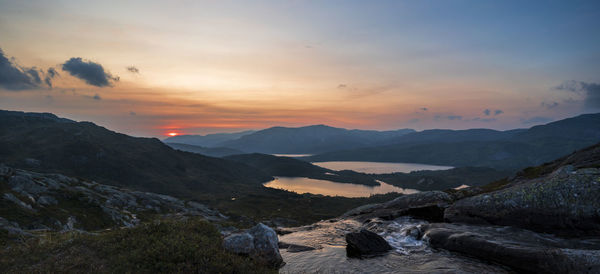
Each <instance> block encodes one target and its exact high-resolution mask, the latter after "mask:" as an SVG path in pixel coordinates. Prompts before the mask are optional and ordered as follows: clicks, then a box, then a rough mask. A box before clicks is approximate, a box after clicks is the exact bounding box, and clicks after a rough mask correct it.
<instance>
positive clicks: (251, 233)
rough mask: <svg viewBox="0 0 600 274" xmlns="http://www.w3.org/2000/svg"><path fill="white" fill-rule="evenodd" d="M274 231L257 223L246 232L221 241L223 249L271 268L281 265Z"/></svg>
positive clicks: (277, 240)
mask: <svg viewBox="0 0 600 274" xmlns="http://www.w3.org/2000/svg"><path fill="white" fill-rule="evenodd" d="M278 242H279V239H278V238H277V234H276V233H275V230H273V229H272V228H270V227H268V226H266V225H264V224H262V223H259V224H257V225H256V226H254V227H253V228H251V229H249V230H248V231H246V232H242V233H235V234H231V235H229V236H227V237H226V238H225V239H224V240H223V246H224V247H225V249H227V250H229V251H230V252H233V253H236V254H243V255H248V256H250V257H251V258H252V259H254V260H256V261H258V262H260V263H262V264H264V265H268V266H271V267H279V266H281V264H282V263H283V259H282V258H281V254H280V253H279V246H278Z"/></svg>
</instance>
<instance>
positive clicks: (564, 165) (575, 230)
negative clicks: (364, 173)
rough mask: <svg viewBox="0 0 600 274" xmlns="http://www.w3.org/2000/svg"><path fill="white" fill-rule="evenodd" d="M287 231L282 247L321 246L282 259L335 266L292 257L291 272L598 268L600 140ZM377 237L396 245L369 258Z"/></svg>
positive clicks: (573, 270)
mask: <svg viewBox="0 0 600 274" xmlns="http://www.w3.org/2000/svg"><path fill="white" fill-rule="evenodd" d="M407 218H408V219H407ZM359 231H360V232H359ZM369 231H370V232H369ZM372 232H374V233H372ZM287 233H289V234H287ZM284 234H286V235H283V236H282V237H281V238H282V239H281V240H282V241H285V245H284V246H292V245H306V246H309V247H311V248H314V249H317V250H321V251H319V252H320V253H319V252H316V251H311V250H308V251H306V253H305V254H302V255H297V254H296V253H294V252H289V251H286V250H283V251H282V254H283V256H284V259H285V260H287V261H292V260H298V261H303V262H310V261H311V260H313V261H314V262H315V263H316V262H320V263H324V262H325V261H326V260H324V259H323V256H324V254H329V255H327V256H330V257H329V258H327V260H329V261H330V262H331V264H332V265H329V266H327V265H321V266H312V267H315V268H310V267H311V263H296V264H295V263H294V262H290V264H291V265H288V266H286V267H284V269H283V270H284V271H283V272H290V273H296V272H302V268H310V269H311V270H313V271H329V270H335V269H337V270H340V269H343V270H344V272H361V271H362V272H365V271H366V272H369V271H373V272H394V271H414V272H420V271H424V272H430V271H431V272H455V271H460V272H463V271H464V272H480V271H485V272H507V271H508V272H510V271H524V272H541V273H600V146H599V145H597V146H594V147H591V148H588V149H585V150H583V151H579V152H577V153H574V154H572V155H570V156H568V157H565V158H562V159H559V160H557V161H555V162H552V163H548V164H545V165H543V166H539V167H535V168H529V169H526V170H524V171H523V172H521V173H519V174H518V175H517V176H515V177H514V178H511V179H508V180H503V181H500V182H496V183H493V184H490V185H487V186H484V187H481V188H468V189H463V190H459V191H447V192H442V191H430V192H421V193H417V194H411V195H403V196H400V197H398V198H396V199H394V200H392V201H389V202H386V203H382V204H371V205H365V206H362V207H359V208H356V209H354V210H351V211H349V212H347V213H346V214H344V215H343V216H342V217H340V218H339V219H335V220H329V221H324V222H321V223H317V224H314V225H311V226H306V227H300V228H292V229H287V230H284ZM372 234H377V235H376V236H373V235H372ZM344 235H345V237H344ZM348 236H350V237H348ZM357 237H358V238H359V240H356V239H357ZM361 237H362V238H361ZM344 239H345V241H344ZM369 239H371V240H369ZM381 239H385V240H387V242H389V243H390V244H391V245H392V246H393V247H394V250H393V251H391V252H389V253H388V254H386V255H383V256H380V257H379V258H376V259H371V257H372V256H373V255H377V254H381V253H382V251H383V250H385V249H388V248H387V247H386V246H385V244H381V243H380V241H381ZM373 242H378V243H379V244H377V245H374V244H372V243H373ZM343 246H345V247H346V251H347V252H348V255H352V256H354V257H356V256H357V252H358V256H359V257H362V258H363V260H351V259H345V260H344V259H340V256H339V252H338V251H336V248H339V247H343ZM311 252H312V254H311ZM336 252H337V254H338V255H336ZM447 252H450V253H447ZM399 254H402V255H403V256H400V255H399ZM407 258H410V259H407ZM473 258H475V259H476V260H477V261H473ZM336 260H337V261H336ZM414 261H421V263H420V264H415V263H414ZM372 262H377V263H376V264H375V265H374V264H373V263H372ZM398 262H402V263H398ZM482 263H483V265H482ZM336 264H337V265H336ZM481 267H487V268H485V270H484V268H481ZM478 268H479V270H477V269H478ZM309 272H310V271H309Z"/></svg>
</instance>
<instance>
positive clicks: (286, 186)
mask: <svg viewBox="0 0 600 274" xmlns="http://www.w3.org/2000/svg"><path fill="white" fill-rule="evenodd" d="M378 182H379V184H380V185H379V186H366V185H359V184H345V183H336V182H332V181H327V180H318V179H310V178H304V177H275V180H273V181H270V182H267V183H265V184H264V186H266V187H270V188H277V189H283V190H287V191H291V192H296V193H300V194H303V193H312V194H321V195H327V196H343V197H351V198H356V197H369V196H370V195H374V194H385V193H390V192H398V193H404V194H411V193H417V192H419V191H418V190H416V189H405V188H401V187H396V186H393V185H390V184H386V183H384V182H382V181H378Z"/></svg>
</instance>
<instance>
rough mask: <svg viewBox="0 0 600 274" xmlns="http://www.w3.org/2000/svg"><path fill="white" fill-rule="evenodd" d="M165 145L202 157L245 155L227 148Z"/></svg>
mask: <svg viewBox="0 0 600 274" xmlns="http://www.w3.org/2000/svg"><path fill="white" fill-rule="evenodd" d="M165 144H167V145H168V146H170V147H172V148H174V149H177V150H181V151H187V152H193V153H199V154H203V155H206V156H211V157H223V156H229V155H236V154H244V153H245V152H243V151H241V150H237V149H233V148H228V147H202V146H195V145H188V144H180V143H167V142H165Z"/></svg>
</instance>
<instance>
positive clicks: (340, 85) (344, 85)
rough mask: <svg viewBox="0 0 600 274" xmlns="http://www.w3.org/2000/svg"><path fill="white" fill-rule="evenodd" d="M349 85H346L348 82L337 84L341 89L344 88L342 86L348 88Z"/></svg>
mask: <svg viewBox="0 0 600 274" xmlns="http://www.w3.org/2000/svg"><path fill="white" fill-rule="evenodd" d="M347 87H348V86H346V84H339V85H338V86H337V88H340V89H342V88H347Z"/></svg>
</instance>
